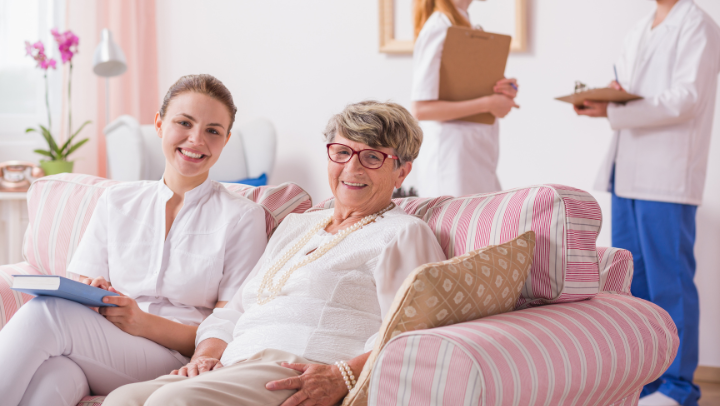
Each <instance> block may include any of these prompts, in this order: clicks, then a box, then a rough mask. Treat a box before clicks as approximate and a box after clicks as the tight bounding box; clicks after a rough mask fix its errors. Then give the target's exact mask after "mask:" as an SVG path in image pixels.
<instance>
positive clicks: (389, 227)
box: [196, 207, 445, 366]
mask: <svg viewBox="0 0 720 406" xmlns="http://www.w3.org/2000/svg"><path fill="white" fill-rule="evenodd" d="M331 210H332V209H330V210H324V211H319V212H315V213H308V214H300V215H294V214H291V215H289V216H288V217H287V218H286V219H285V220H284V221H283V222H282V224H281V225H280V227H279V228H278V229H277V230H276V231H275V234H274V235H273V237H272V238H271V239H270V241H269V243H268V246H267V248H266V250H265V253H264V254H263V256H262V258H260V261H259V262H258V264H257V265H256V266H255V268H254V269H253V271H252V273H251V274H250V276H249V277H248V278H247V279H246V280H245V282H244V283H243V286H242V287H241V288H240V290H239V291H238V292H237V294H236V295H235V296H234V297H233V299H232V301H231V302H230V303H228V305H227V306H226V307H225V308H223V309H215V311H214V312H213V314H212V315H210V316H209V317H208V318H207V319H206V320H205V321H204V322H203V323H202V324H201V325H200V327H199V329H198V332H197V339H196V343H200V342H201V341H203V340H205V339H208V338H219V339H221V340H223V341H225V342H227V343H229V345H228V347H227V348H226V350H225V353H224V354H223V356H222V359H221V361H222V363H223V365H225V366H228V365H232V364H234V363H236V362H238V361H242V360H244V359H247V358H249V357H250V356H251V355H253V354H255V353H258V352H260V351H262V350H264V349H267V348H273V349H278V350H283V351H287V352H290V353H292V354H296V355H299V356H302V357H305V358H307V359H309V360H312V361H315V362H321V363H326V364H330V363H333V362H335V361H337V360H348V359H351V358H354V357H356V356H358V355H360V354H362V353H364V352H367V351H370V350H371V349H372V346H373V344H374V337H375V335H376V334H377V333H378V330H379V329H380V324H381V323H382V318H383V317H384V315H385V314H386V313H387V311H388V309H389V308H390V305H391V304H392V302H393V299H394V298H395V293H396V291H397V290H398V288H399V287H400V285H402V282H403V281H404V280H405V278H406V277H407V275H409V274H410V272H412V271H413V270H414V269H415V268H416V267H418V266H419V265H423V264H426V263H429V262H437V261H443V260H445V255H444V254H443V252H442V250H441V248H440V245H439V244H438V242H437V239H436V238H435V235H434V234H433V232H432V231H431V230H430V227H428V225H427V224H425V223H424V222H423V221H422V220H420V219H418V218H416V217H413V216H410V215H408V214H406V213H405V212H404V211H403V210H402V209H400V208H397V207H396V208H394V209H393V210H390V211H389V212H387V213H385V215H384V216H383V217H382V218H379V219H378V220H377V221H376V222H374V223H371V224H369V225H367V226H365V227H363V228H361V229H359V230H357V231H355V232H354V233H352V234H350V235H348V236H347V237H346V238H345V239H344V240H343V241H341V242H340V243H339V244H337V245H336V246H335V247H333V248H332V249H330V251H328V252H327V253H326V254H325V255H323V256H322V257H320V258H319V259H317V260H316V261H314V262H312V263H310V264H308V265H306V266H304V267H302V268H299V269H297V270H296V271H295V272H294V273H293V274H292V276H291V277H290V279H289V280H288V281H287V283H286V284H285V286H284V287H283V289H282V291H281V292H280V294H279V295H278V296H277V298H275V299H274V300H273V301H271V302H269V303H267V304H264V305H262V306H261V305H258V304H257V290H258V287H259V285H260V281H261V280H262V277H263V275H264V274H265V272H266V271H267V270H268V268H269V267H270V266H272V264H273V263H274V262H275V261H276V260H277V259H278V258H279V257H280V256H281V255H282V253H283V252H284V251H285V250H286V249H288V248H289V247H291V246H292V245H293V244H294V243H295V241H296V240H299V239H300V238H302V236H303V235H304V233H306V232H307V231H308V230H310V229H311V228H312V227H313V226H314V225H316V224H317V223H318V222H320V221H321V220H322V219H323V218H326V217H327V216H329V215H330V214H331V212H332V211H331ZM331 238H332V235H331V234H329V233H327V232H325V231H322V230H321V231H320V232H318V233H317V234H316V235H315V236H314V237H313V238H312V239H311V240H310V241H309V242H308V243H307V244H306V245H305V246H304V247H303V248H302V249H301V250H300V251H299V252H298V253H297V254H296V255H295V257H293V258H292V259H291V260H290V261H288V263H287V264H285V266H284V267H283V268H282V269H281V270H280V272H278V274H277V275H276V277H275V281H277V280H278V279H279V278H280V276H281V275H282V274H284V273H285V271H286V270H287V269H288V268H289V267H291V266H292V265H293V264H294V263H296V262H297V261H299V260H300V259H301V258H302V257H303V256H304V255H306V254H307V253H308V252H310V251H312V250H314V249H315V248H317V247H319V246H320V245H322V244H323V243H325V242H327V241H328V240H330V239H331ZM265 294H267V292H265Z"/></svg>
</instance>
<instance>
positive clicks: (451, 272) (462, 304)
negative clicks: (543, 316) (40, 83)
mask: <svg viewBox="0 0 720 406" xmlns="http://www.w3.org/2000/svg"><path fill="white" fill-rule="evenodd" d="M534 247H535V234H534V233H533V232H532V231H528V232H526V233H524V234H523V235H521V236H519V237H518V238H516V239H514V240H511V241H508V242H506V243H504V244H500V245H497V246H489V247H485V248H481V249H479V250H476V251H471V252H468V253H467V254H464V255H460V256H457V257H455V258H452V259H448V260H446V261H442V262H437V263H431V264H425V265H423V266H421V267H418V268H417V269H415V270H414V271H413V272H412V273H411V274H410V275H409V276H408V277H407V278H406V279H405V281H404V282H403V285H402V286H401V287H400V289H399V290H398V293H397V295H396V296H395V300H394V302H393V304H392V306H391V307H390V311H389V312H388V315H387V316H386V317H385V319H384V320H383V324H382V326H381V327H380V334H379V336H378V338H377V339H376V340H375V348H373V350H372V353H370V357H369V358H368V360H367V362H365V366H364V367H363V370H362V373H361V374H360V376H359V378H358V381H357V385H356V386H355V388H353V390H352V391H351V392H350V393H349V394H348V396H346V397H345V400H344V402H343V405H352V406H366V405H367V404H368V401H367V396H368V392H367V390H368V386H369V383H370V376H371V374H372V369H373V364H374V363H375V360H376V359H377V356H378V354H380V351H382V349H383V348H384V347H385V345H386V344H387V343H388V342H389V341H390V340H391V339H392V338H393V337H395V336H397V335H399V334H401V333H404V332H407V331H414V330H424V329H431V328H435V327H441V326H449V325H453V324H457V323H464V322H466V321H470V320H476V319H479V318H481V317H488V316H493V315H496V314H500V313H505V312H509V311H511V310H513V306H514V305H515V302H517V300H518V297H519V296H520V290H521V289H522V287H523V285H524V282H525V279H526V278H527V275H528V271H529V270H530V264H531V261H532V253H533V248H534Z"/></svg>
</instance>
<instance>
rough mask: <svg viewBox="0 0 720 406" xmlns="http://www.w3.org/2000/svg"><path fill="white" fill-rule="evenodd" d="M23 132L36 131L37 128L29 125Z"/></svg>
mask: <svg viewBox="0 0 720 406" xmlns="http://www.w3.org/2000/svg"><path fill="white" fill-rule="evenodd" d="M25 132H26V133H36V132H37V128H32V127H30V128H27V129H25Z"/></svg>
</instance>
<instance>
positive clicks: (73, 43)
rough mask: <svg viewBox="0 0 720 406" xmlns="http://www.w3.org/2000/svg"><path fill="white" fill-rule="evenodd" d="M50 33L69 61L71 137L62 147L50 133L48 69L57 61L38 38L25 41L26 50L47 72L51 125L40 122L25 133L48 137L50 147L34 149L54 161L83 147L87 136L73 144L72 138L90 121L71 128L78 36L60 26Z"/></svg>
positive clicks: (63, 56)
mask: <svg viewBox="0 0 720 406" xmlns="http://www.w3.org/2000/svg"><path fill="white" fill-rule="evenodd" d="M50 33H51V34H52V36H53V38H55V42H57V44H58V50H59V51H60V58H61V59H62V63H63V64H65V63H68V64H69V68H70V71H69V74H68V134H69V137H68V139H67V141H65V143H64V144H62V146H59V145H58V143H57V142H55V138H53V136H52V133H51V131H50V130H51V128H52V117H51V115H50V100H49V97H48V75H47V74H48V72H47V71H48V69H55V68H56V65H57V62H56V61H55V60H54V59H52V58H48V56H47V54H46V53H45V46H44V45H43V43H42V42H41V41H38V42H36V43H34V44H31V43H29V42H27V41H25V51H26V52H27V55H28V56H30V57H31V58H33V59H34V60H35V61H36V62H37V67H38V68H40V69H42V70H43V71H44V73H45V74H44V77H45V107H46V109H47V115H48V126H47V127H45V126H43V125H39V127H40V128H39V129H37V128H28V129H27V130H25V132H26V133H28V132H38V133H40V134H41V135H42V136H43V138H45V141H46V142H47V143H48V147H49V148H48V149H47V150H43V149H36V150H35V151H34V152H36V153H38V154H40V155H44V156H47V157H49V158H50V160H52V161H65V160H67V157H68V156H69V155H70V154H72V153H73V152H75V151H76V150H77V149H78V148H80V147H81V146H82V145H83V144H85V143H86V142H88V139H87V138H85V139H82V140H80V141H78V142H76V143H74V144H73V140H74V139H75V137H76V136H77V135H78V134H79V133H80V131H82V129H83V128H85V126H86V125H88V124H90V121H89V120H88V121H86V122H84V123H83V124H82V125H81V126H80V128H78V129H77V130H76V131H75V132H73V131H72V104H71V103H70V102H71V100H72V99H71V97H72V69H73V64H72V59H73V56H75V54H77V52H78V44H79V42H80V41H79V39H78V37H77V36H76V35H75V34H73V33H72V31H65V32H64V33H60V32H59V31H58V30H57V28H53V29H52V30H50Z"/></svg>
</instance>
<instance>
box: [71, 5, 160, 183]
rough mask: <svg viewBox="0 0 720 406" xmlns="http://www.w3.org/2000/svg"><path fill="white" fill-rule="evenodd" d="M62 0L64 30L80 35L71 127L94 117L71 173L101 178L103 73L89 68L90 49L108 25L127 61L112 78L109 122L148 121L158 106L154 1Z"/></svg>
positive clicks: (104, 164) (103, 170)
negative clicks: (123, 117)
mask: <svg viewBox="0 0 720 406" xmlns="http://www.w3.org/2000/svg"><path fill="white" fill-rule="evenodd" d="M66 1H67V3H66V5H67V10H66V15H67V24H66V26H67V28H66V29H70V30H72V31H73V32H75V33H76V34H77V35H78V36H79V37H80V46H79V54H78V56H77V57H76V59H75V61H74V64H73V69H74V72H73V101H72V103H73V104H72V106H73V127H75V128H77V125H79V124H80V123H82V122H83V121H85V120H92V121H93V124H92V125H91V126H88V127H87V128H86V129H85V130H83V132H82V134H81V135H83V136H85V137H90V139H91V142H89V143H88V144H87V145H85V146H83V147H82V148H80V149H79V150H78V152H77V153H76V154H75V155H74V156H73V158H74V159H75V160H76V164H75V172H80V173H89V174H93V175H98V176H103V177H105V176H106V175H107V171H106V168H107V158H106V154H105V136H104V134H103V129H104V128H105V126H106V125H107V124H108V123H106V122H105V78H100V77H98V76H95V74H94V73H93V72H92V58H93V54H94V52H95V47H96V46H97V44H98V43H99V42H100V32H101V31H102V30H103V28H108V29H110V31H111V32H112V35H113V39H114V40H115V42H116V43H117V44H118V45H119V46H120V47H121V48H122V50H123V52H124V53H125V58H126V60H127V65H128V68H127V71H125V73H123V74H122V75H121V76H117V77H114V78H110V121H113V120H115V119H116V118H118V117H119V116H121V115H123V114H128V115H131V116H133V117H135V118H136V119H137V120H138V121H140V124H152V122H153V119H154V118H155V112H157V110H158V109H159V107H160V101H159V96H158V92H159V90H158V62H157V33H156V28H155V27H156V19H155V13H156V12H155V0H66ZM64 87H65V88H66V87H67V86H64ZM66 108H67V106H64V109H66Z"/></svg>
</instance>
